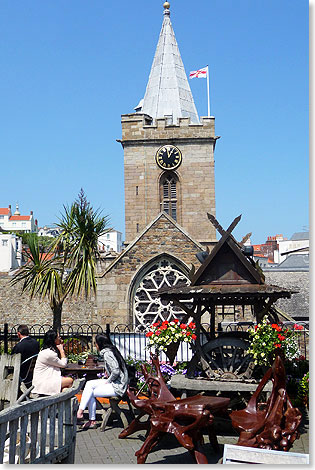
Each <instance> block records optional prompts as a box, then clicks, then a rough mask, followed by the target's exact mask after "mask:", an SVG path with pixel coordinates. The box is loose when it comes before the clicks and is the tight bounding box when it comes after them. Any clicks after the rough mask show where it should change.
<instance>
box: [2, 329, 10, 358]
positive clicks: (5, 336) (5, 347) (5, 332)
mask: <svg viewBox="0 0 315 470" xmlns="http://www.w3.org/2000/svg"><path fill="white" fill-rule="evenodd" d="M3 336H4V338H3V342H4V353H5V354H8V341H9V325H8V323H5V324H4V330H3Z"/></svg>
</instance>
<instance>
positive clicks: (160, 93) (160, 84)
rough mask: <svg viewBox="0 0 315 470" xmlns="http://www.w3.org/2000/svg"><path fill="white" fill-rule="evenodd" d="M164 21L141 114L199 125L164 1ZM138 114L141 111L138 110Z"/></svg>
mask: <svg viewBox="0 0 315 470" xmlns="http://www.w3.org/2000/svg"><path fill="white" fill-rule="evenodd" d="M163 7H164V19H163V24H162V29H161V32H160V37H159V41H158V45H157V48H156V52H155V56H154V59H153V64H152V67H151V72H150V76H149V81H148V84H147V89H146V92H145V95H144V99H143V105H142V108H141V113H146V114H149V115H150V116H151V117H153V118H163V117H164V116H170V115H171V116H173V122H174V124H176V123H177V119H178V118H181V117H190V118H191V122H193V123H199V117H198V114H197V110H196V106H195V103H194V99H193V96H192V93H191V90H190V86H189V83H188V80H187V77H186V73H185V69H184V65H183V62H182V59H181V56H180V52H179V49H178V45H177V42H176V38H175V34H174V30H173V27H172V23H171V20H170V4H169V2H167V1H166V2H165V3H164V5H163ZM137 111H139V108H137Z"/></svg>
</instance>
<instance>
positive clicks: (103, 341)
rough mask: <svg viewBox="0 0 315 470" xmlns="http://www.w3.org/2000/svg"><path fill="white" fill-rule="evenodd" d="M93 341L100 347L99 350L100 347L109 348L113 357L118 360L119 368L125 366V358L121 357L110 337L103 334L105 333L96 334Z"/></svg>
mask: <svg viewBox="0 0 315 470" xmlns="http://www.w3.org/2000/svg"><path fill="white" fill-rule="evenodd" d="M95 341H96V343H97V345H98V347H99V349H100V351H101V350H102V349H105V348H107V349H110V350H111V351H112V352H113V354H114V356H115V358H116V359H117V361H118V364H119V368H120V370H122V371H123V370H124V366H125V367H127V366H126V362H125V359H124V358H123V357H122V355H121V354H120V352H119V350H118V349H117V348H116V346H115V345H114V344H113V343H112V342H111V339H110V338H109V337H108V336H105V335H96V336H95Z"/></svg>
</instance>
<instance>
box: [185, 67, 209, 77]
mask: <svg viewBox="0 0 315 470" xmlns="http://www.w3.org/2000/svg"><path fill="white" fill-rule="evenodd" d="M207 73H208V67H204V68H203V69H199V70H194V71H193V72H190V74H189V78H207Z"/></svg>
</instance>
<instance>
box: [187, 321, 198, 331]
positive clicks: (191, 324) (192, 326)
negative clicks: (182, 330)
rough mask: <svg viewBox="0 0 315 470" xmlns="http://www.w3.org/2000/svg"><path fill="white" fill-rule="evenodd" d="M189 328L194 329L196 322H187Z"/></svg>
mask: <svg viewBox="0 0 315 470" xmlns="http://www.w3.org/2000/svg"><path fill="white" fill-rule="evenodd" d="M188 326H189V328H191V329H192V330H194V329H195V328H196V323H194V322H193V321H191V322H190V323H189V324H188Z"/></svg>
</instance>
